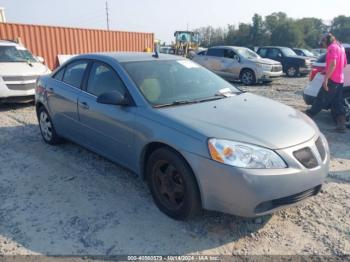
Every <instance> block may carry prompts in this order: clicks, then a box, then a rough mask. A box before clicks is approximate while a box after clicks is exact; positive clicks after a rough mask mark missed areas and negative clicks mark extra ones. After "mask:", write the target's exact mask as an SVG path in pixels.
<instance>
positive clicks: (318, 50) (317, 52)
mask: <svg viewBox="0 0 350 262" xmlns="http://www.w3.org/2000/svg"><path fill="white" fill-rule="evenodd" d="M311 52H312V53H313V54H315V56H316V57H320V56H321V55H324V54H325V53H326V52H327V49H326V48H315V49H312V50H311Z"/></svg>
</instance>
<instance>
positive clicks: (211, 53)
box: [207, 48, 225, 57]
mask: <svg viewBox="0 0 350 262" xmlns="http://www.w3.org/2000/svg"><path fill="white" fill-rule="evenodd" d="M224 51H225V49H222V48H210V49H208V52H207V55H209V56H218V57H224Z"/></svg>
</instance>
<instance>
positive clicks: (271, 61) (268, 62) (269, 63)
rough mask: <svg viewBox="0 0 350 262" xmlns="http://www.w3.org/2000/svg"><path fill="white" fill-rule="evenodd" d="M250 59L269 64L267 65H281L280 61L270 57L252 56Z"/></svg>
mask: <svg viewBox="0 0 350 262" xmlns="http://www.w3.org/2000/svg"><path fill="white" fill-rule="evenodd" d="M249 61H252V62H254V63H260V64H267V65H281V63H280V62H277V61H275V60H272V59H268V58H251V59H249Z"/></svg>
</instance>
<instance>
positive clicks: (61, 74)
mask: <svg viewBox="0 0 350 262" xmlns="http://www.w3.org/2000/svg"><path fill="white" fill-rule="evenodd" d="M65 69H66V68H65V67H64V68H61V69H60V70H59V71H58V72H56V74H55V75H54V76H53V78H55V79H56V80H59V81H62V78H63V75H64V70H65Z"/></svg>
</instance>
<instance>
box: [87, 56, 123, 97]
mask: <svg viewBox="0 0 350 262" xmlns="http://www.w3.org/2000/svg"><path fill="white" fill-rule="evenodd" d="M125 90H126V89H125V86H124V84H123V82H122V81H121V79H120V78H119V77H118V75H117V74H116V72H115V71H114V70H112V69H111V68H110V67H109V66H106V65H105V64H102V63H98V62H96V63H94V64H93V66H92V68H91V71H90V76H89V81H88V86H87V90H86V91H87V92H89V93H91V94H93V95H95V96H99V95H101V94H103V93H107V92H111V91H119V92H120V93H122V94H125Z"/></svg>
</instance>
